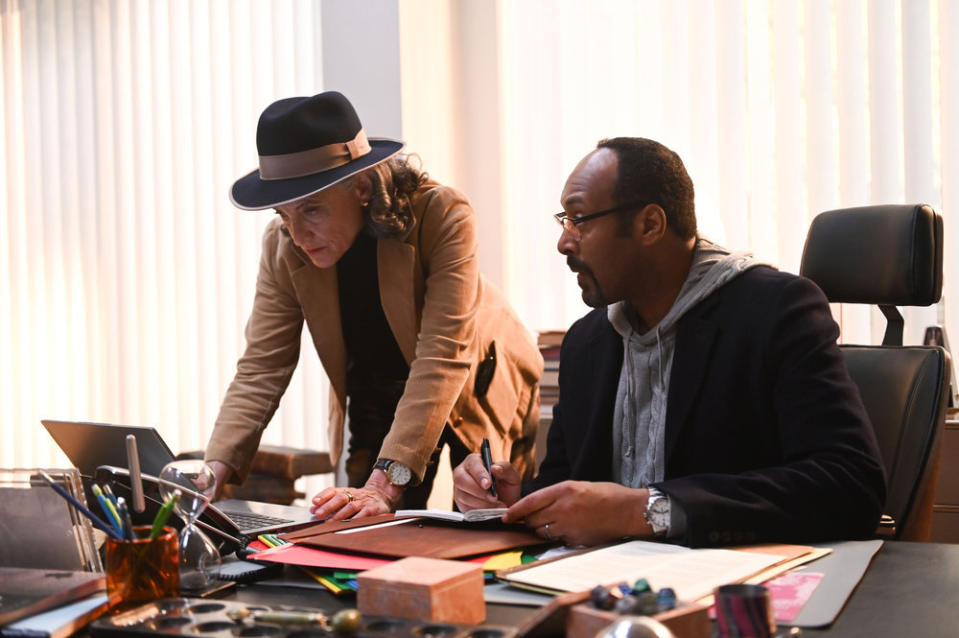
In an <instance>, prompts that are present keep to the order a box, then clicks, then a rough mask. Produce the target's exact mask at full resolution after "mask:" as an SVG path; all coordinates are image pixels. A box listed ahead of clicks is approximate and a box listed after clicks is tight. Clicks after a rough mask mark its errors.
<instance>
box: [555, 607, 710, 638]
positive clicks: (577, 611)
mask: <svg viewBox="0 0 959 638" xmlns="http://www.w3.org/2000/svg"><path fill="white" fill-rule="evenodd" d="M620 618H621V616H620V615H619V614H617V613H615V612H612V611H603V610H602V609H596V608H595V607H593V606H592V605H591V604H590V603H580V604H578V605H574V606H573V607H572V609H571V610H570V612H569V616H567V618H566V636H567V637H568V638H590V637H592V636H595V635H596V634H597V633H599V632H600V631H602V630H603V629H604V628H605V627H607V626H609V625H611V624H612V623H614V622H616V621H617V620H619V619H620ZM653 618H654V619H656V620H658V621H659V622H661V623H663V624H664V625H666V627H667V628H668V629H669V630H670V631H671V632H673V634H675V635H676V638H709V636H710V632H711V627H710V623H709V608H708V607H706V606H705V605H683V606H681V607H677V608H676V609H672V610H670V611H664V612H662V613H659V614H656V615H655V616H653Z"/></svg>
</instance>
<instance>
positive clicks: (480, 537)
mask: <svg viewBox="0 0 959 638" xmlns="http://www.w3.org/2000/svg"><path fill="white" fill-rule="evenodd" d="M394 521H396V522H399V521H409V522H405V523H403V524H396V525H387V526H384V525H383V523H389V522H394ZM363 528H366V529H363ZM346 530H349V531H351V532H353V533H348V534H339V533H337V532H342V531H346ZM281 538H283V539H284V540H289V541H293V542H296V543H300V544H303V545H308V546H310V547H318V548H321V549H328V550H336V551H340V552H351V553H359V554H374V555H377V556H388V557H391V558H405V557H407V556H425V557H427V558H448V559H455V558H465V557H467V556H476V555H479V554H495V553H499V552H504V551H507V550H511V549H518V548H521V547H534V546H537V547H538V546H547V545H554V544H555V543H554V542H547V541H544V540H543V539H542V538H540V537H539V536H537V535H536V534H535V533H533V532H532V531H531V530H530V529H528V528H527V527H524V526H521V525H507V524H504V523H501V522H499V521H496V522H490V523H479V524H477V523H470V524H469V525H462V524H457V523H449V522H444V521H437V520H433V519H426V518H417V517H398V516H393V515H392V514H384V515H382V516H371V517H369V518H362V519H358V520H355V521H347V522H342V521H337V522H333V523H318V524H316V525H313V526H311V527H308V528H306V529H302V530H298V531H296V532H290V533H289V534H283V535H281Z"/></svg>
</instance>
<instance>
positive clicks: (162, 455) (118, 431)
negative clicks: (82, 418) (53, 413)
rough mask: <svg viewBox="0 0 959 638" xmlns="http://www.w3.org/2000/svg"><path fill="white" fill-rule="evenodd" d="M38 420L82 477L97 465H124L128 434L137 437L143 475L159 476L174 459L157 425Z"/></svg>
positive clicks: (125, 462) (91, 473)
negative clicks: (164, 467)
mask: <svg viewBox="0 0 959 638" xmlns="http://www.w3.org/2000/svg"><path fill="white" fill-rule="evenodd" d="M40 422H41V423H43V427H45V428H46V429H47V432H49V433H50V436H52V437H53V440H54V441H56V442H57V445H59V446H60V449H61V450H63V453H64V454H66V455H67V458H68V459H70V462H71V463H73V465H74V466H76V467H77V469H79V470H80V473H81V474H83V475H84V476H93V474H94V471H95V470H96V469H97V466H99V465H114V466H116V467H127V448H126V438H127V435H128V434H132V435H133V436H135V437H136V439H137V453H138V455H139V457H140V471H141V472H143V473H144V474H151V475H153V476H159V475H160V470H162V469H163V466H164V465H166V464H167V463H169V462H170V461H172V460H173V452H171V451H170V448H168V447H167V445H166V443H164V442H163V439H162V438H160V433H159V432H157V431H156V428H152V427H137V426H133V425H113V424H111V423H83V422H77V421H52V420H49V419H44V420H41V421H40Z"/></svg>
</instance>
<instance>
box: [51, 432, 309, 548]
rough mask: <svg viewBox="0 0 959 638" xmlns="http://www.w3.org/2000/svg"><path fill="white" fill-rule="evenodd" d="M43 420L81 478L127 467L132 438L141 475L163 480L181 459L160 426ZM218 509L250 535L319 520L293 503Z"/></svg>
mask: <svg viewBox="0 0 959 638" xmlns="http://www.w3.org/2000/svg"><path fill="white" fill-rule="evenodd" d="M40 422H41V423H42V424H43V427H45V428H46V429H47V432H49V433H50V436H52V437H53V440H54V441H56V443H57V445H59V446H60V449H61V450H63V453H64V454H66V455H67V458H68V459H70V462H71V463H73V464H74V466H76V468H77V469H78V470H80V474H81V475H82V476H83V477H85V478H88V479H89V478H92V477H93V476H94V475H95V474H96V472H97V468H98V467H100V466H102V465H107V466H113V467H116V468H126V467H127V452H126V437H127V435H128V434H132V435H133V436H135V437H136V440H137V453H138V455H139V456H140V471H141V472H142V473H143V474H145V475H149V476H153V477H157V476H159V475H160V472H161V470H162V469H163V466H164V465H166V464H167V463H169V462H170V461H174V460H176V459H175V456H174V454H173V452H171V451H170V448H169V447H168V446H167V444H166V442H165V441H164V440H163V438H162V437H161V436H160V433H159V432H157V430H156V428H152V427H146V426H134V425H115V424H112V423H87V422H81V421H54V420H51V419H42V420H41V421H40ZM212 506H213V507H215V509H216V510H217V511H218V512H219V513H221V514H223V515H224V516H225V517H226V518H228V519H230V520H231V521H232V522H233V524H234V525H236V527H237V528H238V529H239V531H240V532H241V533H242V534H244V535H245V536H247V537H255V536H256V535H257V534H262V533H265V532H275V531H283V530H287V529H292V528H296V527H299V526H302V525H304V524H307V523H312V522H317V521H318V520H319V519H317V518H316V517H314V516H313V515H312V514H310V511H309V510H308V509H307V508H305V507H294V506H292V505H276V504H274V503H260V502H258V501H245V500H240V499H225V500H222V501H216V502H215V503H213V504H212Z"/></svg>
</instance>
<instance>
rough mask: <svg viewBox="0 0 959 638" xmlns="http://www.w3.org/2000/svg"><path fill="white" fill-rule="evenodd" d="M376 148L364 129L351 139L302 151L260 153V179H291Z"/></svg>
mask: <svg viewBox="0 0 959 638" xmlns="http://www.w3.org/2000/svg"><path fill="white" fill-rule="evenodd" d="M371 150H373V149H372V148H371V147H370V142H369V140H368V139H366V133H364V132H363V129H360V132H359V133H357V134H356V137H354V138H353V139H351V140H350V141H348V142H336V143H334V144H326V145H325V146H319V147H317V148H311V149H308V150H305V151H299V152H298V153H286V154H284V155H260V179H263V180H273V179H291V178H293V177H303V176H304V175H312V174H313V173H320V172H322V171H328V170H330V169H331V168H336V167H337V166H343V165H344V164H349V163H350V162H352V161H353V160H355V159H356V158H358V157H362V156H364V155H366V154H367V153H369V152H370V151H371Z"/></svg>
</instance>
